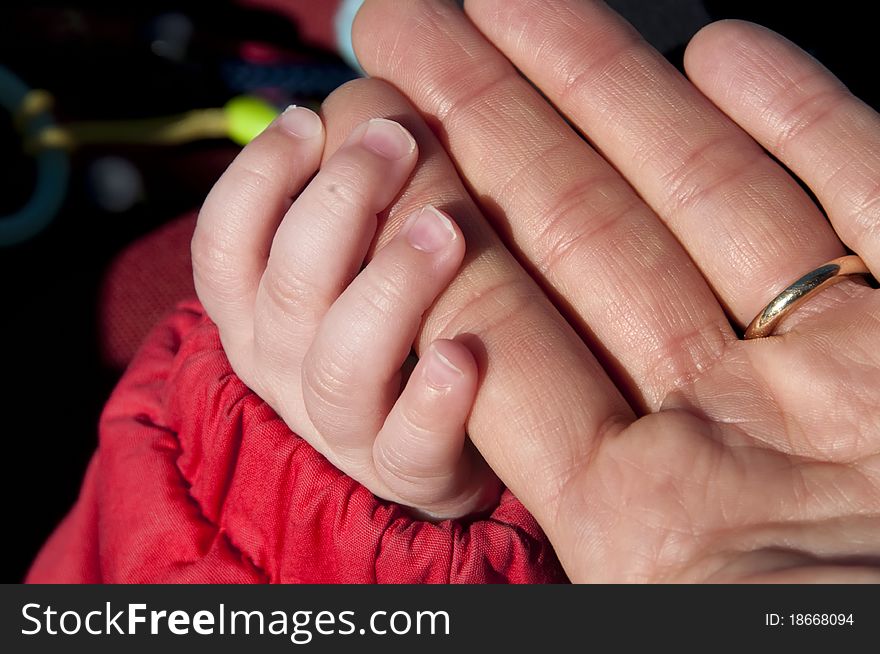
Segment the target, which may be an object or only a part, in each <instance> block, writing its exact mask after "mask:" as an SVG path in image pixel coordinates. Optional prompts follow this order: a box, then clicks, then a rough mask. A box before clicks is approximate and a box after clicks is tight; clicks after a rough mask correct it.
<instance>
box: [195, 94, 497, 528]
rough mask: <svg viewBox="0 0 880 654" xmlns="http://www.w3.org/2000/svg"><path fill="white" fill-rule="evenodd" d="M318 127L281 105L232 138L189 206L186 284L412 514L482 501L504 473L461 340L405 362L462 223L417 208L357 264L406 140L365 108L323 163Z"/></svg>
mask: <svg viewBox="0 0 880 654" xmlns="http://www.w3.org/2000/svg"><path fill="white" fill-rule="evenodd" d="M324 139H325V133H324V128H323V125H322V121H321V119H320V117H319V116H318V115H317V114H315V113H314V112H312V111H310V110H308V109H306V108H303V107H290V108H289V109H287V110H286V111H285V112H284V113H283V114H282V115H281V116H279V117H278V118H277V119H276V120H275V121H274V122H273V123H272V124H271V125H270V126H269V127H268V128H267V129H266V130H265V131H264V132H263V133H262V134H261V135H260V136H258V137H257V138H256V139H254V141H252V142H251V143H250V144H249V145H248V146H247V147H246V148H244V150H242V152H241V153H240V154H239V156H238V157H237V158H236V159H235V161H234V162H233V163H232V164H231V165H230V167H229V169H228V170H227V171H226V172H225V173H224V174H223V176H222V177H221V178H220V180H219V181H218V182H217V183H216V185H215V186H214V188H213V189H212V190H211V192H210V194H209V195H208V197H207V199H206V201H205V204H204V207H203V209H202V211H201V213H200V216H199V222H198V226H197V229H196V233H195V236H194V238H193V260H194V269H195V283H196V291H197V293H198V294H199V297H200V299H201V300H202V302H203V304H204V305H205V309H206V311H207V312H208V315H209V316H211V318H213V319H214V320H215V321H216V322H217V323H218V324H220V325H222V328H221V330H220V335H221V340H222V343H223V347H224V350H225V351H226V354H227V356H228V358H229V361H230V363H231V365H232V368H233V369H234V370H235V372H236V373H237V375H238V376H239V377H240V378H241V379H242V380H243V381H244V382H245V383H246V384H247V385H248V386H249V387H250V388H251V389H252V390H253V391H254V392H255V393H257V394H258V395H259V396H260V397H261V398H263V399H264V400H265V401H266V402H267V403H268V404H269V405H270V406H271V407H272V408H273V409H274V410H275V411H276V412H277V413H278V415H279V416H280V417H281V418H282V419H283V420H284V421H285V422H286V423H287V425H288V426H289V427H290V429H291V430H292V431H293V432H295V433H296V434H298V435H300V436H301V437H302V438H304V439H305V440H306V441H308V442H309V443H310V444H311V445H312V446H313V447H314V448H315V449H316V450H318V451H319V452H320V453H321V454H323V455H324V456H325V457H326V458H327V459H328V460H329V461H330V462H332V463H333V464H334V465H336V466H337V467H338V468H339V469H341V470H342V471H343V472H345V473H346V474H348V475H349V476H351V477H353V478H354V479H356V480H357V481H359V482H360V483H361V484H363V485H364V486H366V487H367V488H368V489H369V490H370V491H372V492H373V493H374V494H375V495H377V496H379V497H381V498H383V499H386V500H389V501H394V502H398V503H400V504H403V505H406V506H409V507H411V508H412V509H413V511H414V512H415V513H416V515H418V516H420V517H425V518H429V519H445V518H455V517H460V516H463V515H467V514H470V513H473V512H477V511H480V510H483V509H486V508H488V507H489V506H491V505H492V504H493V503H494V502H495V500H496V499H497V496H498V491H499V486H500V483H499V482H498V480H497V478H496V477H495V475H494V474H493V473H492V471H491V470H490V469H489V467H488V466H487V465H486V463H485V462H484V461H483V459H482V457H480V455H479V453H478V452H477V451H476V449H475V448H474V447H473V446H472V445H471V444H470V442H469V441H468V440H467V437H466V434H465V423H466V421H467V418H468V415H469V413H470V410H471V407H472V405H473V402H474V398H475V395H476V392H477V385H478V370H477V364H476V362H475V359H474V357H473V355H472V353H471V352H470V351H469V350H468V348H467V347H466V346H465V345H464V344H462V343H461V342H459V341H457V340H449V339H438V340H435V341H434V342H433V343H431V345H430V346H429V347H428V348H427V349H426V350H424V351H422V353H421V357H420V359H419V361H418V363H417V364H416V365H415V367H414V369H412V372H411V374H409V376H408V378H407V376H406V375H405V374H404V373H403V370H404V369H405V367H406V365H405V364H406V362H407V358H408V356H409V354H410V352H411V350H412V347H413V343H414V340H415V339H416V336H417V334H418V332H419V329H420V326H421V322H422V316H423V314H424V313H425V312H426V311H427V310H428V309H429V308H430V307H431V305H432V304H433V303H434V302H435V300H436V298H437V297H438V296H440V295H441V294H442V293H443V291H444V290H445V289H446V287H447V285H448V284H449V283H450V281H451V280H452V279H453V277H454V276H455V274H456V272H457V271H458V268H459V266H460V265H461V262H462V259H463V257H464V253H465V243H464V238H463V236H462V233H461V231H460V230H459V229H458V227H457V226H456V224H455V222H454V221H453V219H452V218H451V217H450V216H449V215H447V214H445V213H443V212H441V211H439V210H438V209H436V208H434V207H433V206H431V205H426V206H423V207H421V208H420V209H418V210H416V211H415V212H414V213H413V214H412V215H411V216H410V217H409V218H408V219H407V220H406V222H405V223H404V225H403V227H402V228H401V229H400V231H399V232H398V233H397V235H396V236H395V237H394V238H393V239H392V240H391V241H389V242H388V243H387V244H385V245H384V246H383V247H382V248H381V249H380V250H379V251H378V252H376V254H375V255H374V256H373V257H372V259H371V260H370V261H369V263H368V264H367V265H364V262H365V257H366V256H367V253H368V251H369V250H370V247H371V245H372V243H373V241H374V238H375V235H376V230H377V215H378V214H380V213H381V212H382V211H383V210H384V209H385V208H386V207H387V206H388V205H390V204H391V203H392V201H393V200H394V199H395V198H396V197H397V195H398V194H399V193H400V192H401V189H402V188H403V187H404V185H405V183H406V182H407V180H408V178H409V177H410V174H411V173H412V171H413V168H414V167H415V165H416V161H417V159H418V147H417V144H416V141H415V139H414V138H413V137H412V136H411V135H410V133H409V132H407V131H406V130H405V129H404V128H403V127H402V126H401V125H399V124H398V123H396V122H393V121H390V120H385V119H374V120H370V121H367V122H365V123H362V124H360V125H359V126H357V127H356V128H355V129H354V130H353V131H352V132H351V134H350V135H349V136H348V139H347V140H346V142H345V143H344V144H343V145H342V146H341V147H340V148H339V149H338V150H337V151H336V152H335V153H334V154H333V155H332V156H331V157H330V158H329V159H328V160H327V161H326V162H325V163H324V164H323V165H321V164H320V162H321V157H322V153H323V148H324ZM319 166H320V170H318V168H319ZM316 171H317V172H316ZM229 207H234V208H237V209H238V210H235V211H229V210H228V208H229ZM245 207H246V208H247V210H244V211H243V210H242V209H243V208H245ZM241 216H246V217H247V219H246V220H243V219H242V218H241ZM230 241H235V242H230ZM218 242H222V246H221V247H218V246H217V244H218ZM230 246H232V247H230ZM236 246H238V247H239V248H240V250H239V252H238V254H237V259H236V261H235V262H234V264H233V263H232V262H229V261H227V260H226V259H227V258H228V256H229V255H228V253H229V252H230V251H231V250H235V249H236ZM241 250H246V251H245V252H243V253H242V252H241ZM242 260H244V261H245V265H242Z"/></svg>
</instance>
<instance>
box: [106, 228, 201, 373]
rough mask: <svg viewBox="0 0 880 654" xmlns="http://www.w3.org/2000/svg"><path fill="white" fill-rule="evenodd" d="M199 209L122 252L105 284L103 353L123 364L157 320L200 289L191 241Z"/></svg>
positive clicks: (117, 364) (115, 364) (116, 365)
mask: <svg viewBox="0 0 880 654" xmlns="http://www.w3.org/2000/svg"><path fill="white" fill-rule="evenodd" d="M197 218H198V211H193V212H191V213H188V214H184V215H183V216H182V217H180V218H177V219H176V220H173V221H171V222H168V223H166V224H165V225H162V226H161V227H159V228H158V229H156V230H154V231H153V232H151V233H149V234H147V235H146V236H144V237H142V238H140V239H138V240H137V241H135V242H134V243H132V244H131V245H129V246H127V247H126V248H125V249H124V250H123V251H122V252H120V253H119V255H118V256H116V257H115V258H114V260H113V262H112V263H111V264H110V266H109V267H108V269H107V273H106V274H105V275H104V280H103V283H102V284H101V302H100V328H101V338H100V342H101V355H102V359H103V361H104V363H105V364H107V365H108V366H109V367H111V368H114V369H116V370H120V371H121V370H123V369H124V368H125V367H126V366H127V365H128V364H129V362H130V361H131V359H132V357H133V356H134V354H135V352H137V351H138V348H140V346H141V343H143V342H144V339H145V338H146V337H147V334H149V333H150V330H151V329H152V328H153V326H154V325H155V324H156V323H157V322H159V320H160V319H162V317H164V316H166V315H168V313H169V312H170V311H171V310H172V309H173V308H174V306H175V305H176V304H177V303H178V302H180V301H181V300H184V299H186V298H189V297H194V296H195V294H196V290H195V287H194V286H193V272H192V260H191V259H190V253H189V243H190V241H191V240H192V235H193V231H194V230H195V228H196V219H197Z"/></svg>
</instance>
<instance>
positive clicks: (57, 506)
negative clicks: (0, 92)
mask: <svg viewBox="0 0 880 654" xmlns="http://www.w3.org/2000/svg"><path fill="white" fill-rule="evenodd" d="M320 2H321V0H315V2H314V5H316V6H317V5H319V4H320ZM611 4H612V5H613V6H615V7H617V8H618V9H619V10H620V11H621V12H622V13H624V15H626V16H627V18H629V19H630V20H631V21H632V22H633V23H634V24H635V25H636V26H637V27H638V28H639V29H640V30H642V32H643V33H644V34H645V35H646V37H647V38H648V40H650V41H651V42H652V43H654V44H655V45H657V47H658V48H660V49H661V50H662V51H663V52H664V53H666V54H667V56H668V57H669V58H670V60H671V61H673V63H675V64H676V65H678V66H679V67H680V65H681V57H682V54H683V52H684V46H685V44H686V42H687V40H688V39H689V37H690V36H691V35H692V34H693V33H694V32H695V31H696V30H697V29H699V27H700V26H702V25H703V24H705V23H707V22H710V21H712V20H717V19H720V18H743V19H747V20H752V21H755V22H758V23H762V24H764V25H766V26H768V27H771V28H772V29H775V30H777V31H779V32H781V33H782V34H784V35H785V36H787V37H788V38H790V39H792V40H793V41H795V42H796V43H798V44H799V45H801V46H802V47H804V48H806V49H807V50H809V51H810V52H811V53H812V54H813V55H814V56H816V57H817V58H818V59H819V60H820V61H822V62H823V63H824V64H825V65H827V66H828V67H829V68H831V70H832V71H834V72H835V73H836V74H837V75H838V76H840V77H841V78H842V79H843V81H844V82H845V83H846V84H847V85H849V86H850V88H851V89H852V90H853V91H854V92H855V93H856V94H857V95H860V96H861V97H862V98H864V99H865V100H866V101H868V102H869V103H871V104H872V105H873V106H875V107H878V106H880V90H878V88H877V85H876V63H877V56H876V47H877V37H876V33H875V32H876V30H875V28H874V22H873V21H872V18H873V12H872V9H873V7H872V3H865V2H855V1H850V2H847V1H840V2H836V3H833V4H832V3H827V4H825V3H815V4H814V3H803V2H768V1H766V0H765V1H763V2H752V1H748V2H732V1H726V0H704V1H702V2H700V1H699V0H660V1H657V2H650V1H647V0H645V1H638V0H618V1H616V2H611ZM123 5H124V6H123ZM167 11H176V12H180V13H183V14H185V15H186V16H187V17H188V18H189V19H190V20H191V22H192V24H193V26H194V33H193V40H192V46H191V56H190V57H188V58H187V60H186V61H184V62H175V61H169V60H168V59H165V58H163V57H161V56H159V55H157V54H156V53H155V52H153V51H152V50H151V48H150V43H151V29H152V26H153V25H154V21H155V18H156V16H158V15H161V14H162V13H163V12H167ZM243 39H258V40H261V41H266V42H270V43H274V44H278V45H279V46H280V47H284V48H288V49H289V50H290V51H292V52H295V53H300V54H302V56H304V57H307V58H308V59H309V60H310V61H314V62H317V63H318V64H319V65H322V66H325V67H326V70H327V71H329V72H328V79H327V80H326V81H327V83H328V84H329V83H330V82H331V81H333V79H335V77H338V76H339V74H340V73H339V70H340V67H341V66H342V64H341V62H340V61H339V60H338V59H336V58H335V56H334V55H332V54H331V53H324V52H320V51H318V50H317V49H316V48H315V47H314V46H313V45H307V44H304V43H303V42H302V40H301V38H300V31H299V30H298V28H297V26H296V25H294V24H291V23H290V22H289V21H286V20H284V19H281V18H280V17H279V16H277V15H273V14H271V13H268V12H265V11H256V10H252V9H246V8H243V7H239V6H237V5H236V4H235V3H232V2H211V3H194V2H174V3H170V2H169V3H156V2H152V3H146V2H138V1H129V2H126V3H118V4H117V5H116V7H115V8H113V9H109V8H106V7H103V6H101V5H89V4H82V3H80V4H76V5H62V4H46V3H42V4H34V3H27V4H25V3H21V4H20V5H19V6H17V5H14V4H12V5H10V4H9V3H4V5H3V8H0V65H4V66H7V67H9V68H10V69H11V70H13V71H14V72H15V73H16V74H17V75H18V76H19V77H21V78H22V79H24V80H25V81H26V82H27V83H28V84H29V85H30V86H31V87H36V88H47V89H50V90H51V91H52V93H53V94H54V95H55V97H56V99H57V106H58V111H57V112H56V114H57V115H59V117H60V118H61V119H62V120H68V119H69V120H72V119H86V118H88V119H97V118H105V117H112V118H123V117H134V116H151V115H163V114H171V113H175V112H178V111H185V110H187V109H190V108H193V107H210V106H220V105H222V104H223V103H224V102H225V101H226V100H228V99H229V97H231V96H232V95H235V94H236V93H234V92H233V91H232V90H231V89H230V84H229V82H228V80H225V79H224V78H223V74H222V73H221V70H222V66H221V64H222V62H223V61H224V60H226V59H228V57H229V55H230V53H231V52H234V50H235V47H236V45H237V43H239V42H240V41H241V40H243ZM334 76H335V77H334ZM320 86H321V85H320V84H319V85H318V87H320ZM323 92H324V91H323V90H322V89H320V88H314V89H311V90H310V91H309V94H310V96H311V99H320V96H321V95H322V93H323ZM292 95H295V94H292ZM287 99H291V98H287ZM235 152H236V148H235V147H234V146H233V145H232V144H230V143H228V142H224V141H208V142H201V143H197V144H192V145H187V146H181V147H175V148H170V149H164V150H157V149H155V148H134V149H127V150H122V151H121V152H120V151H119V150H114V151H113V153H114V154H123V155H124V156H126V157H127V158H128V159H129V160H130V161H131V162H133V163H134V164H135V166H136V168H137V169H138V170H139V171H140V173H141V176H142V178H143V183H144V189H145V192H144V195H143V198H142V199H141V200H140V201H139V202H137V203H136V204H135V205H134V206H133V207H132V208H131V209H130V210H127V211H123V212H114V211H107V210H104V209H102V208H101V207H100V206H98V204H96V202H95V200H94V198H93V196H92V193H91V192H90V186H89V183H88V177H89V170H90V165H91V163H92V162H93V161H94V160H95V159H96V158H97V157H98V156H100V155H102V154H107V152H106V151H101V152H96V151H94V150H89V149H86V150H84V151H82V152H78V153H77V154H76V155H75V157H74V159H73V174H72V178H71V184H70V189H69V191H68V195H67V200H66V203H65V206H64V208H63V210H62V212H61V214H60V215H59V216H58V217H57V218H56V219H55V221H54V222H53V224H52V225H51V226H50V227H49V228H48V229H47V230H46V231H45V232H43V233H42V234H41V235H39V236H38V237H37V238H35V239H33V240H31V241H29V242H27V243H25V244H22V245H19V246H16V247H12V248H5V249H4V248H2V247H0V365H2V373H3V374H2V377H0V409H2V414H0V437H2V438H0V443H2V450H0V451H2V455H0V456H2V471H3V474H2V475H0V478H2V480H3V482H2V484H3V485H2V489H0V491H2V495H0V506H2V511H3V515H2V517H0V530H2V532H3V535H2V537H0V543H2V545H0V548H2V551H0V581H3V582H11V581H19V580H21V579H22V578H23V576H24V574H25V572H26V571H27V567H28V565H29V564H30V562H31V560H32V559H33V557H34V555H35V553H36V551H37V550H38V548H39V547H40V545H41V544H42V543H43V542H44V541H45V539H46V538H47V537H48V535H49V533H50V532H51V530H52V529H53V528H54V526H55V525H56V524H57V523H58V521H59V520H60V519H61V518H62V517H63V516H64V514H65V513H66V512H67V510H68V509H69V508H70V506H71V504H72V503H73V501H74V500H75V498H76V496H77V491H78V489H79V485H80V482H81V478H82V474H83V472H84V470H85V466H86V464H87V462H88V459H89V457H90V456H91V453H92V451H93V449H94V447H95V444H96V425H97V420H98V416H99V414H100V411H101V408H102V405H103V403H104V402H105V400H106V398H107V396H108V394H109V393H110V391H111V390H112V388H113V385H114V383H115V382H116V380H117V379H118V376H119V374H120V371H119V370H118V369H116V368H115V367H114V366H112V365H109V364H108V363H106V357H103V358H102V348H101V338H102V336H101V331H100V325H99V320H98V315H99V311H98V306H99V301H100V288H101V284H102V279H103V277H104V274H105V272H106V270H107V267H108V265H109V264H110V262H111V261H112V260H113V258H114V257H115V256H116V255H117V254H118V253H119V252H120V250H122V249H123V248H124V247H125V246H127V245H129V244H131V243H133V242H135V241H136V240H137V239H138V238H140V237H142V236H144V235H146V234H148V233H149V232H151V231H152V230H154V229H155V228H157V227H159V226H161V225H163V224H165V223H167V222H168V221H170V220H172V219H173V218H175V217H177V216H179V215H180V214H182V213H184V212H186V211H189V210H192V209H195V208H197V207H198V206H199V204H200V203H201V200H202V199H203V198H204V195H205V193H206V192H207V190H208V189H209V188H210V185H211V183H212V182H213V180H214V179H215V178H216V177H217V176H218V175H219V173H220V172H221V171H222V169H223V167H224V166H225V165H226V164H227V163H228V161H229V160H230V159H231V158H232V157H233V156H234V154H235ZM0 171H2V175H0V216H2V215H4V214H6V213H9V212H10V211H12V210H14V209H15V208H17V207H18V206H20V205H21V204H22V203H23V202H24V201H25V199H26V198H27V197H28V195H29V191H30V188H31V187H32V185H33V179H34V170H33V167H32V165H31V164H30V161H29V160H28V158H27V157H26V156H25V155H24V154H23V153H22V151H21V145H20V143H18V141H17V139H16V136H15V133H14V131H13V129H12V125H11V120H10V117H9V116H8V115H6V113H5V112H4V111H3V110H0ZM132 292H133V293H136V292H137V289H132Z"/></svg>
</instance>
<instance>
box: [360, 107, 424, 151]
mask: <svg viewBox="0 0 880 654" xmlns="http://www.w3.org/2000/svg"><path fill="white" fill-rule="evenodd" d="M361 143H362V144H363V146H364V147H365V148H367V149H368V150H372V151H373V152H375V153H376V154H378V155H379V156H380V157H384V158H385V159H391V160H392V161H395V160H397V159H402V158H403V157H405V156H406V155H408V154H412V152H413V151H414V150H415V149H416V141H415V139H414V138H413V137H412V136H411V135H410V133H409V132H407V131H406V130H405V129H403V127H401V126H400V125H398V124H397V123H395V122H394V121H393V120H385V119H384V118H374V119H373V120H371V121H370V122H369V123H367V129H366V130H364V133H363V136H361Z"/></svg>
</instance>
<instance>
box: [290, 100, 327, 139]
mask: <svg viewBox="0 0 880 654" xmlns="http://www.w3.org/2000/svg"><path fill="white" fill-rule="evenodd" d="M279 123H280V124H281V126H282V127H283V128H284V129H285V130H287V131H288V132H290V133H291V134H293V135H294V136H296V137H297V138H301V139H311V138H314V137H316V136H317V135H318V134H320V133H321V128H322V126H321V119H320V117H319V116H318V114H316V113H315V112H314V111H312V110H311V109H306V108H305V107H297V106H296V105H290V106H289V107H288V108H287V109H285V110H284V113H282V114H281V118H280V119H279Z"/></svg>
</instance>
